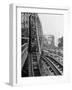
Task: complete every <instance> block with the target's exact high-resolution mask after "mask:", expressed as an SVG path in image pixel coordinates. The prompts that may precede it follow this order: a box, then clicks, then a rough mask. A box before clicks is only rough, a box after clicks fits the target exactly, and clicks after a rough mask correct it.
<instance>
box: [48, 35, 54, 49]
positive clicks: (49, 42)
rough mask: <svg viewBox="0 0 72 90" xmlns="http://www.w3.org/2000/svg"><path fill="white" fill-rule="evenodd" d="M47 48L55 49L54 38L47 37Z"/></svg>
mask: <svg viewBox="0 0 72 90" xmlns="http://www.w3.org/2000/svg"><path fill="white" fill-rule="evenodd" d="M47 40H48V46H49V48H54V47H55V38H54V36H53V35H48V38H47Z"/></svg>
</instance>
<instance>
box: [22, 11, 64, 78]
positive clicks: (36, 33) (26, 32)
mask: <svg viewBox="0 0 72 90" xmlns="http://www.w3.org/2000/svg"><path fill="white" fill-rule="evenodd" d="M63 31H64V15H63V14H55V13H53V14H52V13H32V12H21V77H36V76H37V77H40V76H62V75H63V38H64V36H63V33H64V32H63Z"/></svg>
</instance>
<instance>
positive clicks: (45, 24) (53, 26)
mask: <svg viewBox="0 0 72 90" xmlns="http://www.w3.org/2000/svg"><path fill="white" fill-rule="evenodd" d="M38 15H39V18H40V21H41V24H42V30H43V34H44V35H54V36H55V44H57V39H58V38H60V37H61V36H63V31H64V16H63V15H55V14H38Z"/></svg>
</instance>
